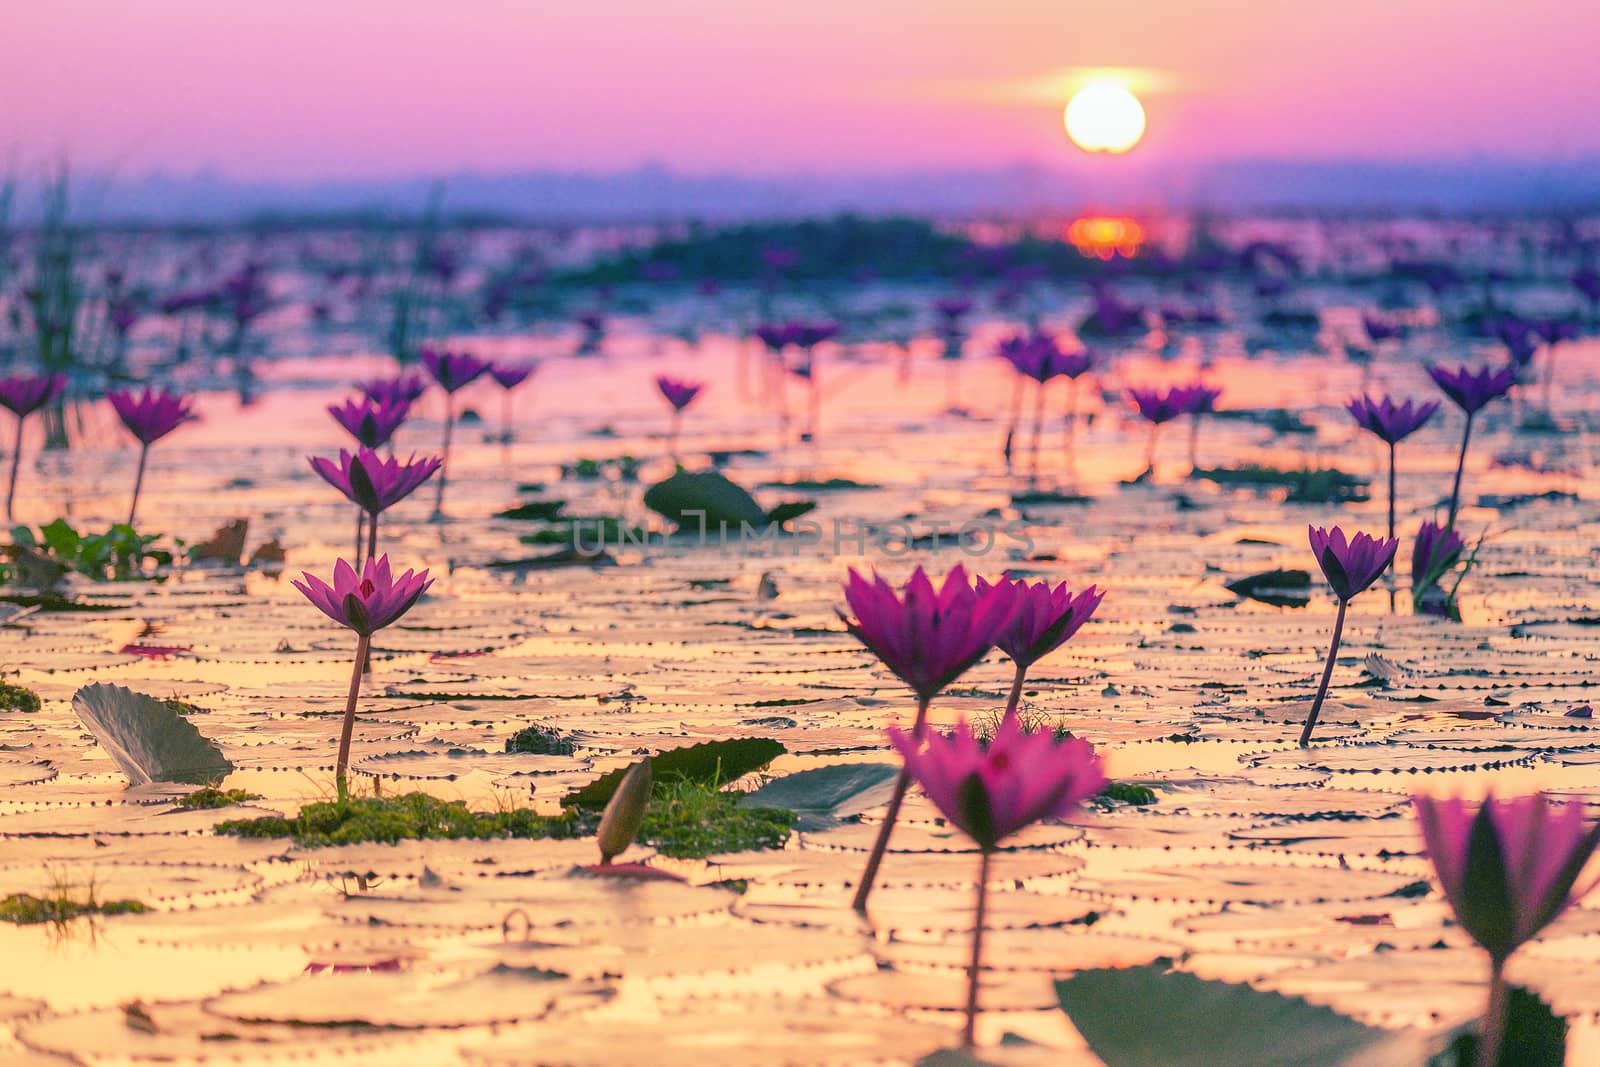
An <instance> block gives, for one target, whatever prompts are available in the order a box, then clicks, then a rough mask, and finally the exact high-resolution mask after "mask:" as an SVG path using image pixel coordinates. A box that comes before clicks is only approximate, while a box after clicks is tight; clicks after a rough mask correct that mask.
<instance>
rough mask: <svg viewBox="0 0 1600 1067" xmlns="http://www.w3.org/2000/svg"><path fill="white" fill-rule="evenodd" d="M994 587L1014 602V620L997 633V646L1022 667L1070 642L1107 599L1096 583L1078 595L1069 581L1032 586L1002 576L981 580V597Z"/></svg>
mask: <svg viewBox="0 0 1600 1067" xmlns="http://www.w3.org/2000/svg"><path fill="white" fill-rule="evenodd" d="M991 589H1004V590H1006V591H1007V592H1008V593H1009V594H1010V596H1011V598H1012V602H1013V609H1012V610H1013V614H1012V616H1011V621H1010V622H1009V623H1007V625H1006V627H1005V629H1003V630H1002V631H1001V632H1000V633H999V635H997V636H996V638H995V642H994V643H995V647H996V648H998V649H1000V651H1002V652H1004V653H1005V654H1006V655H1007V656H1009V657H1011V662H1012V663H1014V664H1016V665H1017V667H1018V668H1019V669H1022V670H1026V669H1027V668H1028V667H1031V666H1032V665H1033V664H1034V663H1036V662H1038V661H1039V660H1040V659H1041V658H1043V657H1044V656H1046V655H1048V654H1049V653H1051V652H1054V651H1055V650H1056V649H1058V648H1060V647H1061V646H1062V645H1064V644H1066V643H1067V642H1068V641H1070V640H1071V639H1072V636H1073V635H1074V634H1076V633H1077V632H1078V630H1079V629H1081V628H1082V627H1083V624H1084V623H1086V622H1088V621H1089V619H1090V617H1091V616H1092V615H1094V610H1095V608H1097V607H1099V606H1100V601H1101V600H1103V599H1104V598H1105V592H1104V591H1103V590H1100V589H1097V588H1095V587H1094V586H1092V585H1091V586H1090V587H1089V588H1087V589H1085V590H1084V591H1083V592H1081V593H1079V594H1077V595H1076V596H1074V595H1073V594H1072V592H1071V591H1070V590H1068V589H1067V583H1066V582H1062V583H1061V584H1060V585H1057V586H1056V587H1055V588H1053V589H1052V588H1051V587H1050V583H1049V582H1035V583H1034V584H1033V585H1029V584H1028V583H1027V582H1020V581H1016V580H1014V579H1010V578H1001V579H1000V580H999V581H998V582H995V583H994V584H993V585H991V584H990V583H989V582H988V581H986V580H985V579H983V578H981V577H980V578H979V579H978V585H977V592H978V595H979V596H983V595H985V594H986V593H988V592H989V590H991Z"/></svg>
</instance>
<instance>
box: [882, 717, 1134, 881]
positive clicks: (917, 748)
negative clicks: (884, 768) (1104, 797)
mask: <svg viewBox="0 0 1600 1067" xmlns="http://www.w3.org/2000/svg"><path fill="white" fill-rule="evenodd" d="M889 739H890V741H892V742H893V743H894V747H895V748H896V749H897V750H899V752H900V755H901V756H902V757H903V758H904V759H905V761H906V767H907V768H908V769H909V770H910V772H911V777H912V778H913V779H914V780H915V781H916V782H917V784H918V785H920V786H922V789H923V791H924V792H925V793H927V794H928V799H929V800H931V801H933V803H934V806H935V807H937V808H938V809H939V811H940V812H941V813H942V814H943V815H944V817H945V818H946V819H948V820H950V822H951V823H952V824H954V825H955V826H957V827H959V828H960V829H961V831H962V832H963V833H965V834H966V835H967V836H968V837H970V838H972V840H973V841H974V842H976V844H977V846H978V847H979V848H980V849H982V850H984V851H985V852H988V851H992V850H994V849H995V848H997V847H998V846H999V844H1000V842H1001V841H1003V840H1005V839H1006V838H1007V837H1010V836H1011V835H1012V834H1014V833H1016V832H1017V831H1018V830H1021V829H1023V828H1024V827H1027V826H1030V825H1032V824H1033V823H1036V822H1038V821H1039V820H1040V819H1047V818H1052V817H1059V816H1062V815H1065V814H1067V813H1068V812H1070V811H1071V810H1072V809H1073V808H1075V807H1076V806H1077V805H1078V804H1080V803H1081V802H1082V801H1084V800H1086V799H1088V798H1089V797H1092V796H1094V795H1095V794H1097V793H1099V792H1100V790H1102V789H1104V788H1105V784H1106V779H1105V774H1104V773H1103V772H1102V770H1101V765H1100V757H1099V756H1097V755H1096V754H1095V751H1094V746H1093V745H1091V744H1089V742H1087V741H1085V740H1083V739H1082V738H1077V737H1069V738H1067V739H1066V740H1064V741H1057V740H1055V738H1054V737H1053V736H1052V735H1051V733H1050V732H1049V731H1048V730H1041V731H1038V732H1036V733H1031V734H1030V733H1027V732H1025V731H1024V730H1023V728H1022V724H1021V722H1020V721H1019V720H1017V719H1014V718H1013V719H1006V720H1003V721H1002V722H1001V723H1000V726H999V728H998V729H997V730H996V731H995V735H994V739H993V740H992V741H990V742H989V744H988V745H987V747H986V746H984V745H983V744H982V743H980V741H979V740H978V738H977V737H976V736H975V735H974V734H973V733H972V731H971V729H969V728H968V726H967V724H966V723H965V722H962V723H960V724H959V725H957V727H956V728H955V730H954V731H953V732H952V733H951V734H950V735H949V736H940V735H939V734H937V733H927V734H924V735H923V736H922V737H921V738H920V739H919V738H916V737H914V736H912V735H910V734H907V733H905V732H903V731H901V730H897V729H894V728H893V727H891V728H890V730H889Z"/></svg>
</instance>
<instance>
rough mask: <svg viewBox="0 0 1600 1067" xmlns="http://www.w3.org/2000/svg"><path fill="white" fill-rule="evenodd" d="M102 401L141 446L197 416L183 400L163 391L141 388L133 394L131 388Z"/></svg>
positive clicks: (146, 445)
mask: <svg viewBox="0 0 1600 1067" xmlns="http://www.w3.org/2000/svg"><path fill="white" fill-rule="evenodd" d="M106 399H108V400H110V401H111V406H112V408H114V409H115V410H116V412H117V417H118V418H119V419H121V420H122V425H123V426H125V427H127V430H128V432H129V433H131V434H133V436H134V437H135V438H137V439H138V441H139V443H140V444H142V445H144V446H145V447H149V446H150V445H153V444H155V443H156V442H157V441H159V440H161V439H162V438H163V437H165V436H167V434H169V433H171V432H172V431H173V430H176V429H177V428H178V427H179V426H182V425H183V424H184V423H186V422H189V421H190V420H192V419H194V418H196V417H197V416H196V415H195V414H194V411H193V409H191V408H190V406H189V401H188V399H187V398H185V397H183V396H181V395H179V394H177V393H169V392H167V391H166V390H165V389H152V388H151V387H149V386H145V389H144V392H143V393H140V394H137V395H136V394H135V393H134V392H133V390H131V389H118V390H115V391H113V392H111V393H109V394H107V396H106Z"/></svg>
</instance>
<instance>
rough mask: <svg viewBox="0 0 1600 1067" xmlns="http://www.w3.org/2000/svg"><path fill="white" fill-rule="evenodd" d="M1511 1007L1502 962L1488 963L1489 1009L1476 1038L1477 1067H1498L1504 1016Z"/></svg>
mask: <svg viewBox="0 0 1600 1067" xmlns="http://www.w3.org/2000/svg"><path fill="white" fill-rule="evenodd" d="M1510 1007H1511V988H1510V987H1509V986H1507V985H1506V964H1505V961H1504V960H1499V959H1496V960H1491V961H1490V963H1489V1007H1488V1010H1486V1011H1485V1012H1484V1014H1483V1030H1482V1032H1481V1034H1480V1035H1479V1038H1478V1064H1479V1067H1500V1051H1501V1049H1502V1048H1504V1046H1505V1042H1506V1016H1507V1015H1508V1014H1509V1011H1510Z"/></svg>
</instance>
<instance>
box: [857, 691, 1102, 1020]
mask: <svg viewBox="0 0 1600 1067" xmlns="http://www.w3.org/2000/svg"><path fill="white" fill-rule="evenodd" d="M889 740H890V741H891V742H893V744H894V747H895V748H896V749H898V750H899V751H900V755H901V757H902V758H903V759H904V760H905V773H907V774H909V775H910V776H911V777H912V778H914V779H916V781H917V784H919V785H921V786H922V791H923V792H925V793H926V794H928V799H929V800H931V801H933V804H934V806H935V807H937V808H938V809H939V811H940V812H941V813H942V814H943V815H944V817H945V818H946V819H948V820H949V821H950V823H951V824H952V825H954V826H957V827H959V828H960V829H961V830H962V831H963V832H964V833H965V834H966V835H967V836H968V837H970V838H972V840H973V841H974V842H975V843H976V844H977V846H978V850H979V853H980V854H981V859H980V864H979V868H978V906H977V919H976V921H975V922H974V924H973V932H972V960H971V963H970V964H969V965H968V967H967V1005H966V1026H965V1028H964V1030H963V1032H962V1036H963V1039H964V1041H965V1043H966V1045H967V1046H968V1047H971V1045H972V1042H973V1030H974V1028H975V1026H976V1025H977V1019H978V977H979V976H980V975H981V974H982V973H983V928H984V914H985V910H986V909H985V903H986V901H987V899H988V892H989V863H990V858H991V856H992V855H993V853H994V851H995V849H996V848H997V847H998V846H999V844H1000V842H1002V841H1004V840H1005V839H1006V838H1008V837H1010V836H1011V835H1012V834H1014V833H1016V832H1017V831H1019V830H1021V829H1023V828H1024V827H1027V826H1029V825H1031V824H1033V823H1035V822H1038V821H1039V820H1040V819H1048V818H1058V817H1060V816H1063V815H1066V814H1067V813H1069V812H1070V811H1072V809H1073V808H1075V807H1077V806H1078V804H1080V803H1081V802H1083V801H1084V800H1087V799H1088V798H1089V797H1092V796H1094V795H1096V794H1097V793H1099V792H1100V791H1101V790H1102V789H1104V788H1105V784H1106V778H1105V774H1104V772H1103V771H1102V769H1101V764H1100V757H1099V756H1097V755H1096V754H1095V751H1094V746H1093V745H1091V744H1089V742H1087V741H1084V740H1082V739H1081V738H1076V737H1069V738H1067V739H1066V740H1064V741H1057V740H1055V738H1054V737H1052V736H1051V734H1050V733H1049V732H1048V731H1040V732H1038V733H1033V734H1029V733H1027V732H1026V731H1024V730H1023V728H1022V724H1021V722H1019V721H1018V720H1017V719H1016V718H1007V719H1003V720H1002V721H1001V723H1000V726H999V728H998V729H997V730H996V731H995V735H994V739H993V740H992V741H990V742H989V744H988V745H987V746H985V745H984V744H983V743H982V742H981V741H980V740H979V739H978V738H977V737H976V736H974V735H973V733H972V731H971V729H969V728H968V726H967V724H966V723H965V722H962V723H959V724H958V725H957V726H956V728H955V730H954V731H953V732H951V734H950V735H949V736H940V735H938V734H934V735H931V736H927V737H917V736H913V735H909V734H905V733H902V732H901V731H899V730H895V729H891V730H890V731H889Z"/></svg>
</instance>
